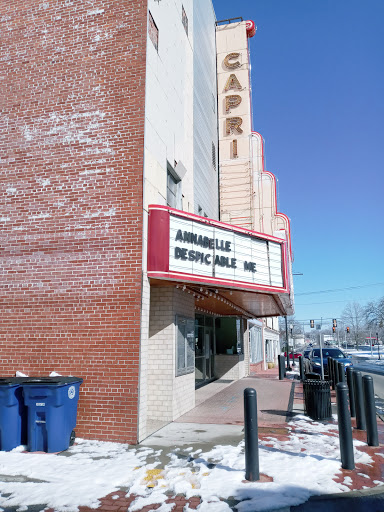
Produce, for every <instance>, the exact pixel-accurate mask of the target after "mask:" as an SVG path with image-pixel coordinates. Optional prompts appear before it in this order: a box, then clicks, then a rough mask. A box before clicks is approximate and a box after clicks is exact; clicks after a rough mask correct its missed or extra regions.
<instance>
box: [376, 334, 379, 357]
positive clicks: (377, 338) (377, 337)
mask: <svg viewBox="0 0 384 512" xmlns="http://www.w3.org/2000/svg"><path fill="white" fill-rule="evenodd" d="M376 341H377V353H378V354H379V359H380V345H379V333H378V332H377V333H376Z"/></svg>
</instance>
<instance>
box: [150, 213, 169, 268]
mask: <svg viewBox="0 0 384 512" xmlns="http://www.w3.org/2000/svg"><path fill="white" fill-rule="evenodd" d="M149 248H151V250H149ZM152 270H155V271H159V270H160V271H162V272H168V271H169V212H168V211H166V210H165V211H164V210H157V211H154V210H152V209H151V206H150V207H149V218H148V272H150V271H152Z"/></svg>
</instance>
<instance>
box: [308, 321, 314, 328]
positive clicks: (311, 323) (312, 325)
mask: <svg viewBox="0 0 384 512" xmlns="http://www.w3.org/2000/svg"><path fill="white" fill-rule="evenodd" d="M309 322H310V326H311V329H313V328H314V327H315V321H314V320H310V321H309Z"/></svg>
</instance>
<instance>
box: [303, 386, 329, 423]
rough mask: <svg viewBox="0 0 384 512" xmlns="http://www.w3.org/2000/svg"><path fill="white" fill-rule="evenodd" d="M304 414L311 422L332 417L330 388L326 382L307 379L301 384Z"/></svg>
mask: <svg viewBox="0 0 384 512" xmlns="http://www.w3.org/2000/svg"><path fill="white" fill-rule="evenodd" d="M303 388H304V406H305V414H307V416H309V417H310V418H312V419H313V420H326V419H328V418H331V417H332V408H331V387H330V382H329V381H327V380H312V379H307V380H305V381H304V382H303Z"/></svg>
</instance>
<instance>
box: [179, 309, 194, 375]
mask: <svg viewBox="0 0 384 512" xmlns="http://www.w3.org/2000/svg"><path fill="white" fill-rule="evenodd" d="M194 371H195V320H194V319H193V318H186V317H184V316H179V315H176V377H178V376H179V375H185V374H187V373H192V372H194Z"/></svg>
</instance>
